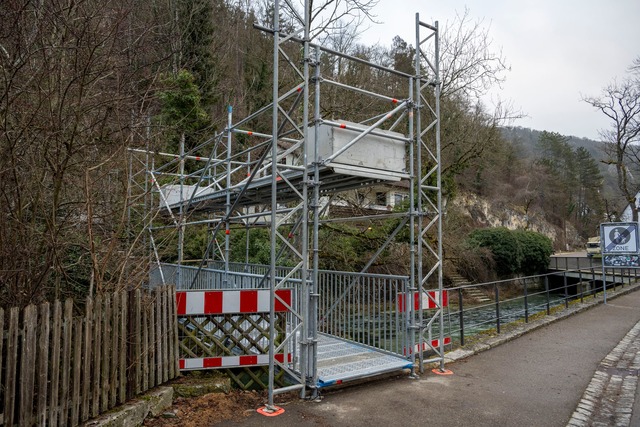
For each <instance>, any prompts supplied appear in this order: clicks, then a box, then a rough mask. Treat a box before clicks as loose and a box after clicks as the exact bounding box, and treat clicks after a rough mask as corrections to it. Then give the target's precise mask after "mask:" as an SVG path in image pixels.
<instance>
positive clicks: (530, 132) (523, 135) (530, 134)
mask: <svg viewBox="0 0 640 427" xmlns="http://www.w3.org/2000/svg"><path fill="white" fill-rule="evenodd" d="M542 132H543V131H540V130H535V129H529V128H523V127H520V126H513V127H504V128H502V134H503V135H504V136H505V138H506V139H507V140H509V141H511V142H512V143H514V144H517V145H518V146H519V147H520V148H521V150H522V155H523V156H525V157H531V158H535V157H537V156H536V149H537V145H538V139H539V138H540V134H542ZM565 136H566V135H565ZM566 137H567V138H568V142H569V144H570V145H572V146H573V147H574V149H575V148H578V147H584V148H586V149H587V151H589V153H591V155H592V156H593V158H594V159H596V160H597V161H598V162H600V161H601V160H604V158H605V157H604V153H603V152H602V149H601V146H602V142H601V141H595V140H593V139H588V138H580V137H577V136H566ZM603 166H605V165H603ZM604 172H605V171H604V169H603V173H604Z"/></svg>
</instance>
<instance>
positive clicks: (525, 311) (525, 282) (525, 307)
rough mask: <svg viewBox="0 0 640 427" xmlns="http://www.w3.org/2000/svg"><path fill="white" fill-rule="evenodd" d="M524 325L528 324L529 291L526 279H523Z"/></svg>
mask: <svg viewBox="0 0 640 427" xmlns="http://www.w3.org/2000/svg"><path fill="white" fill-rule="evenodd" d="M524 323H529V291H528V289H527V279H524Z"/></svg>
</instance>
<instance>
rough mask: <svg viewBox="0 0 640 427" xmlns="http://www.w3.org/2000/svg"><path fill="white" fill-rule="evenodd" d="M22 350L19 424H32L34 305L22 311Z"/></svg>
mask: <svg viewBox="0 0 640 427" xmlns="http://www.w3.org/2000/svg"><path fill="white" fill-rule="evenodd" d="M22 325H23V327H22V348H21V355H20V360H21V363H20V408H19V410H18V413H19V424H20V425H25V426H26V425H31V424H33V422H32V419H33V398H34V385H35V367H36V331H37V328H38V310H37V307H36V306H35V305H29V306H27V307H25V309H24V317H23V320H22Z"/></svg>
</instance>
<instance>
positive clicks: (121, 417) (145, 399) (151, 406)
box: [82, 387, 173, 427]
mask: <svg viewBox="0 0 640 427" xmlns="http://www.w3.org/2000/svg"><path fill="white" fill-rule="evenodd" d="M172 402H173V388H172V387H156V388H154V389H153V390H151V391H150V392H148V393H146V394H143V395H141V396H139V397H137V398H135V399H133V400H131V401H129V402H127V403H125V404H124V405H122V406H118V407H116V408H114V409H113V410H111V411H110V412H107V413H105V414H102V415H100V416H99V417H98V418H94V419H92V420H89V421H87V422H86V423H85V424H82V425H83V426H86V427H89V426H90V427H96V426H99V427H131V426H141V425H142V423H143V421H144V419H145V418H146V417H147V416H149V415H151V416H154V417H156V416H158V415H160V414H162V412H163V411H165V410H166V409H167V408H169V407H170V406H171V403H172Z"/></svg>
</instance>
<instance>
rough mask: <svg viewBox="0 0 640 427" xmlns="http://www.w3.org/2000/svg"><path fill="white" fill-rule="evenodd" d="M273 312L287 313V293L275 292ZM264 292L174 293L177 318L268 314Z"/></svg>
mask: <svg viewBox="0 0 640 427" xmlns="http://www.w3.org/2000/svg"><path fill="white" fill-rule="evenodd" d="M276 295H277V298H276V299H275V311H276V312H283V311H289V307H290V306H291V289H280V290H277V291H276ZM269 302H270V293H269V290H268V289H241V290H224V291H177V292H176V303H177V306H178V313H177V314H178V316H189V315H197V314H245V313H267V312H269Z"/></svg>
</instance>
